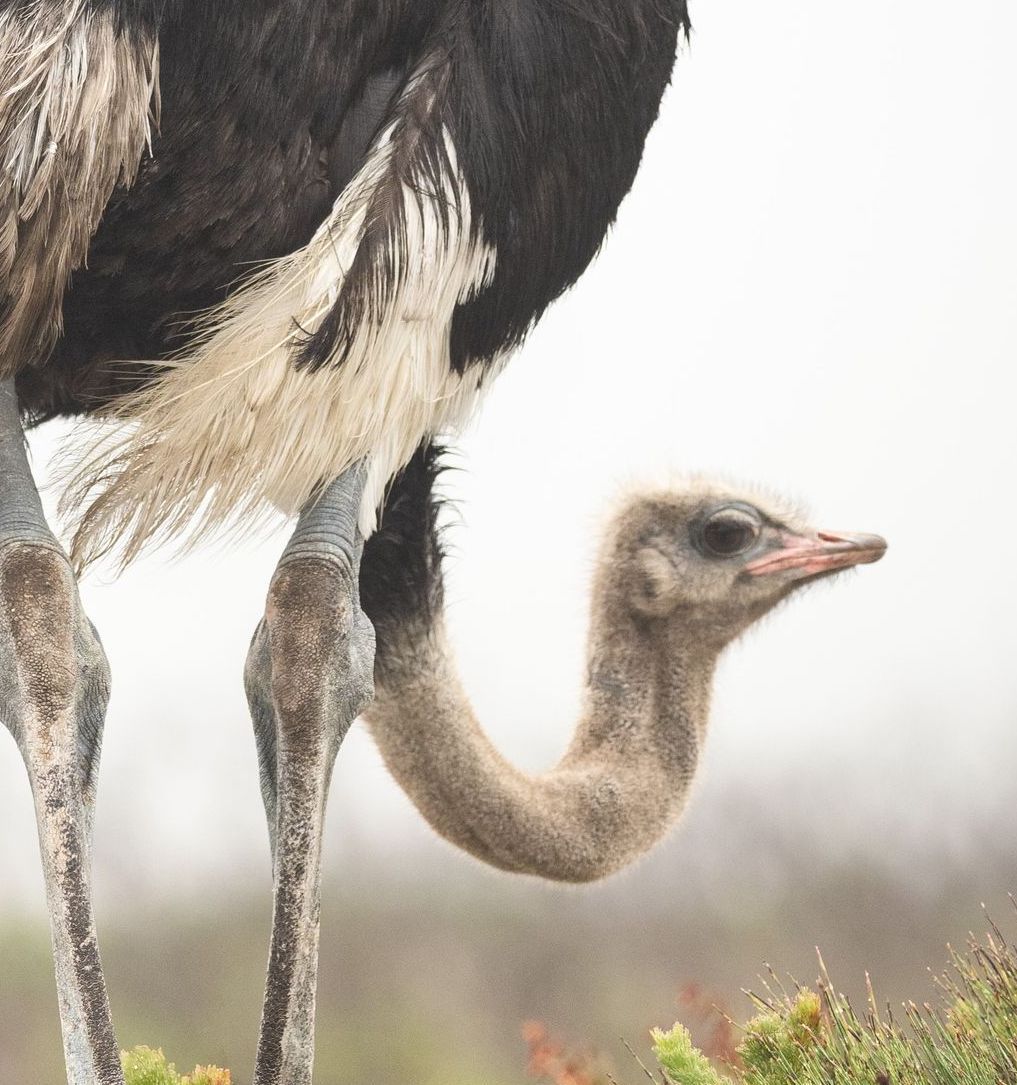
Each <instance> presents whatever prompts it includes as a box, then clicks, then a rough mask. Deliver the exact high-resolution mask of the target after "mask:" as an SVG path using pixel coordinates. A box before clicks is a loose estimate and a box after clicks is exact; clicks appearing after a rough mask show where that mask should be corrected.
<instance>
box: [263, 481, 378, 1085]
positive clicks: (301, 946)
mask: <svg viewBox="0 0 1017 1085" xmlns="http://www.w3.org/2000/svg"><path fill="white" fill-rule="evenodd" d="M362 492H363V471H362V469H361V468H360V467H354V468H351V469H350V470H349V471H347V472H346V473H345V474H344V475H342V476H340V477H339V478H338V479H337V480H336V481H335V482H334V483H332V485H331V486H330V487H328V489H327V490H326V491H325V492H324V493H323V494H322V496H321V497H320V498H319V499H318V500H317V501H316V502H315V503H313V504H312V505H310V506H309V507H308V508H307V509H305V510H304V512H303V513H302V515H301V517H300V520H299V521H298V523H297V528H296V531H295V532H294V534H293V538H292V539H291V540H290V543H289V545H288V546H287V547H286V550H285V552H284V553H283V556H282V558H281V559H280V561H279V565H278V568H277V569H276V571H275V575H274V576H273V578H272V583H271V586H270V588H269V592H268V601H267V604H266V607H265V617H264V618H263V619H262V621H261V623H260V625H259V626H258V629H257V631H256V632H255V634H254V639H253V641H252V643H251V649H250V652H249V653H248V657H247V668H246V672H245V681H246V687H247V697H248V701H249V703H250V706H251V715H252V718H253V721H254V733H255V737H256V739H257V743H258V756H259V762H260V766H261V786H262V795H263V797H264V800H265V812H266V814H267V816H268V828H269V836H270V839H271V842H272V856H273V877H274V882H275V907H274V914H273V919H272V946H271V951H270V955H269V962H268V981H267V985H266V991H265V1006H264V1010H263V1013H262V1019H261V1035H260V1038H259V1041H258V1059H257V1065H256V1068H255V1073H254V1082H255V1085H307V1083H309V1082H310V1080H311V1068H312V1065H313V1062H314V1003H315V991H316V986H317V975H318V920H319V911H320V899H321V837H322V828H323V821H324V816H325V803H326V800H327V798H328V786H329V780H330V778H331V775H332V767H333V765H334V763H335V757H336V753H337V752H338V749H339V745H340V743H341V742H342V740H343V738H344V737H345V735H346V732H347V731H348V730H349V727H350V724H351V723H352V722H353V720H354V719H355V718H356V717H357V716H358V715H359V714H360V712H362V711H363V709H364V708H365V707H366V706H367V704H368V703H369V702H370V699H371V696H372V693H373V682H372V674H373V667H374V630H373V628H372V627H371V623H370V622H369V621H368V620H367V617H366V616H365V615H364V612H363V611H362V610H361V609H360V592H359V584H358V580H359V571H360V556H361V552H362V550H363V540H362V539H361V537H360V534H359V531H358V530H357V515H358V513H359V509H360V498H361V494H362Z"/></svg>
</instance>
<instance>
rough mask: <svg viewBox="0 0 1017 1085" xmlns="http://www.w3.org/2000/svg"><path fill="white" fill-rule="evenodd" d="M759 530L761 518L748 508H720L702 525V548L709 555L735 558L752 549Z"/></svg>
mask: <svg viewBox="0 0 1017 1085" xmlns="http://www.w3.org/2000/svg"><path fill="white" fill-rule="evenodd" d="M759 532H760V523H759V519H758V517H756V516H755V515H753V514H752V513H751V512H750V511H749V510H748V509H737V508H727V509H720V510H719V511H717V512H715V513H714V514H713V515H712V516H711V517H710V518H709V519H708V520H707V521H706V522H705V523H704V524H703V526H702V530H701V532H700V540H701V544H702V545H701V549H702V551H703V553H705V554H706V555H707V557H714V558H733V557H735V556H737V555H738V554H744V553H745V551H746V550H748V549H750V547H751V546H752V545H753V544H754V543H755V541H756V540H757V539H758V538H759Z"/></svg>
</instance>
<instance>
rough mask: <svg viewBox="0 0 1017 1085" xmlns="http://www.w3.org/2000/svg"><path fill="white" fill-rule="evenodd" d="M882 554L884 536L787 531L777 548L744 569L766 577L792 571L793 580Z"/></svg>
mask: <svg viewBox="0 0 1017 1085" xmlns="http://www.w3.org/2000/svg"><path fill="white" fill-rule="evenodd" d="M885 553H886V539H884V538H882V537H881V536H879V535H862V534H856V533H854V532H848V531H817V532H816V534H815V536H814V537H810V536H805V535H792V534H791V533H786V534H784V535H782V536H781V545H780V547H779V549H777V550H771V551H770V553H768V554H765V555H764V556H763V557H761V558H757V559H756V560H755V561H752V562H750V563H749V564H748V565H746V567H745V571H746V572H747V573H749V574H750V575H751V576H769V575H770V574H772V573H783V572H789V571H792V570H793V571H794V572H795V574H796V575H795V579H796V580H802V579H805V578H806V577H811V576H817V575H820V574H823V573H832V572H836V571H837V570H838V569H847V568H849V567H850V566H852V565H868V564H869V563H870V562H873V561H879V559H880V558H881V557H882V556H883V555H884V554H885Z"/></svg>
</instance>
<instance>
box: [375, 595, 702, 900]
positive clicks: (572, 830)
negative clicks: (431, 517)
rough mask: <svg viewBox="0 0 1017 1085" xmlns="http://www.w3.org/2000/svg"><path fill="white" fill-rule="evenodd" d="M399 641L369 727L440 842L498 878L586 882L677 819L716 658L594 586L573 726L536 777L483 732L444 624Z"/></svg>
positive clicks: (670, 625)
mask: <svg viewBox="0 0 1017 1085" xmlns="http://www.w3.org/2000/svg"><path fill="white" fill-rule="evenodd" d="M403 634H404V636H405V637H406V643H405V644H404V645H403V646H402V650H400V651H399V652H398V653H397V655H396V662H395V663H392V662H390V663H389V664H388V665H387V666H386V667H385V669H384V672H383V674H381V675H379V682H378V688H377V692H376V696H375V701H374V704H373V705H372V707H371V708H370V709H369V710H368V712H367V713H366V719H367V721H368V724H369V726H370V727H371V730H372V733H373V735H374V737H375V739H376V741H377V743H378V746H379V747H380V749H381V753H382V755H383V757H384V759H385V762H386V764H387V765H388V767H389V769H390V771H391V772H392V774H393V775H394V776H395V778H396V779H397V781H398V782H399V783H400V784H401V785H402V787H403V788H404V789H405V790H406V792H407V793H408V794H409V796H410V798H411V799H412V800H413V802H414V803H415V804H416V806H417V808H418V809H419V810H420V811H421V813H422V814H423V815H424V817H425V818H426V819H427V820H428V821H429V822H430V824H431V825H432V826H433V828H434V829H435V830H436V831H437V832H438V833H440V834H441V835H442V836H444V837H445V838H446V839H448V840H450V841H451V842H452V843H454V844H457V845H459V846H460V847H462V848H465V849H466V850H467V851H470V852H472V853H473V854H474V855H476V856H477V857H478V858H479V859H482V860H484V861H485V862H488V863H491V864H492V865H494V866H497V867H501V868H502V869H505V870H512V871H520V872H525V873H529V874H539V875H541V876H543V877H545V878H553V879H556V880H559V881H589V880H591V879H593V878H598V877H602V876H604V875H606V874H610V873H612V872H613V871H615V870H618V869H619V868H621V867H623V866H625V865H626V864H627V863H629V862H630V861H631V860H632V859H634V858H635V857H636V856H637V855H639V854H641V853H642V852H644V851H646V850H647V849H648V848H649V847H650V846H651V845H652V844H653V843H655V842H656V841H657V840H658V839H660V838H661V837H662V836H663V835H664V834H665V833H666V832H667V830H668V828H669V827H670V826H671V825H672V824H673V823H674V822H675V821H676V820H677V818H678V816H679V814H680V813H681V811H682V809H683V808H684V806H685V801H686V798H687V794H688V788H689V785H690V783H691V781H692V777H693V775H694V773H695V768H696V763H697V760H698V756H699V749H700V746H701V743H702V740H703V737H704V734H705V729H706V722H707V715H708V711H709V694H710V686H711V681H712V677H713V670H714V664H715V661H716V656H717V652H716V650H714V649H706V648H703V647H701V646H699V645H696V644H688V643H686V642H685V641H684V640H683V638H682V636H681V629H680V625H679V624H678V623H677V622H675V621H671V622H665V621H653V622H645V621H642V620H641V619H639V618H637V617H635V616H633V615H632V614H631V612H630V611H629V610H628V609H627V607H625V606H624V604H623V602H622V593H621V592H620V591H619V590H618V589H617V588H615V587H612V586H611V585H610V584H608V583H605V581H604V578H602V579H601V581H600V583H599V584H598V586H597V590H596V592H595V599H594V606H593V621H592V626H591V632H590V638H589V651H588V667H587V685H586V692H585V697H584V704H583V711H582V715H581V719H580V721H579V724H578V727H577V728H576V731H575V734H574V736H573V739H572V742H571V744H570V745H569V748H568V750H567V751H566V753H565V756H564V757H563V758H562V760H561V761H560V762H559V763H558V765H557V766H556V767H555V768H553V769H552V770H551V771H550V772H547V773H545V774H543V775H540V776H530V775H528V774H526V773H523V772H521V771H520V770H519V769H517V768H516V767H515V766H513V765H511V764H510V763H509V762H508V761H506V760H505V758H504V757H502V755H501V754H500V753H499V752H498V751H497V750H496V749H495V747H494V746H493V745H492V743H491V742H490V740H489V739H488V738H487V736H486V735H485V734H484V732H483V731H482V730H481V728H480V726H479V725H478V723H477V720H476V717H475V716H474V713H473V710H472V708H471V706H470V703H469V700H468V698H467V696H466V694H465V692H464V690H463V688H462V685H461V683H460V681H459V679H458V676H457V674H456V670H455V664H454V660H453V658H452V655H451V652H450V651H449V649H448V647H447V643H446V641H445V637H444V632H443V630H442V628H441V626H440V624H438V625H436V626H435V627H434V628H432V629H430V630H426V631H425V630H423V629H418V630H417V631H416V633H415V634H414V633H411V632H410V631H408V630H406V629H404V630H403Z"/></svg>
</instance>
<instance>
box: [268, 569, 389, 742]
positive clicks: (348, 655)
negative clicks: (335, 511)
mask: <svg viewBox="0 0 1017 1085" xmlns="http://www.w3.org/2000/svg"><path fill="white" fill-rule="evenodd" d="M358 619H359V621H358ZM365 621H366V619H365V618H363V616H362V612H361V611H360V604H359V599H358V593H357V587H356V584H355V582H353V581H352V580H351V579H350V578H349V576H348V575H347V574H345V573H344V572H342V571H341V570H339V568H338V567H337V566H336V565H335V564H334V563H332V562H328V561H323V560H320V559H304V560H300V561H293V562H287V563H286V564H284V565H282V566H280V567H279V569H278V570H277V572H276V575H275V577H274V578H273V580H272V584H271V587H270V588H269V593H268V603H267V606H266V610H265V622H266V627H267V631H268V637H269V652H270V659H271V667H272V699H273V701H274V703H275V706H276V708H277V709H278V711H279V712H280V714H281V715H282V717H283V719H282V720H281V721H280V722H281V723H283V725H284V726H285V725H286V718H291V719H294V720H301V721H307V720H309V719H310V718H312V717H314V716H317V715H319V714H320V710H321V709H323V708H324V707H325V702H326V699H327V698H328V697H329V695H330V693H331V692H332V690H333V689H334V687H335V686H336V684H337V683H338V684H341V685H342V686H343V687H344V688H347V689H348V688H349V686H350V684H351V683H352V684H353V685H354V686H357V687H359V686H362V685H364V681H363V679H364V675H362V674H361V673H360V672H361V671H362V670H363V669H364V667H363V664H364V660H363V659H362V658H361V657H362V656H363V655H364V651H363V649H364V647H365V645H364V644H361V643H360V642H361V640H362V639H363V638H362V637H360V636H359V635H358V634H359V632H360V630H361V625H362V623H363V622H365ZM370 665H371V664H370V661H368V671H367V685H368V686H369V685H370V681H369V675H370ZM359 693H361V694H363V693H366V691H359ZM355 699H356V700H357V701H358V702H360V701H362V700H364V699H365V697H362V696H359V695H358V696H357V697H356V698H355ZM362 708H363V704H361V703H358V704H357V706H356V711H358V712H359V711H361V710H362Z"/></svg>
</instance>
